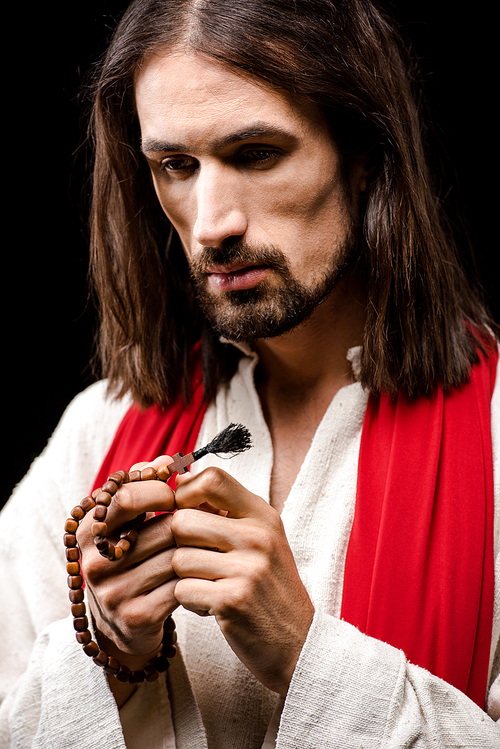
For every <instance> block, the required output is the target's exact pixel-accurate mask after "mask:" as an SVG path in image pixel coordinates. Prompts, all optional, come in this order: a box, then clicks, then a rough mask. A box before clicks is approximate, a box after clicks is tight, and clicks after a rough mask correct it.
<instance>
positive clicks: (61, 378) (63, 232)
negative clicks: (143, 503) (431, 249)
mask: <svg viewBox="0 0 500 749" xmlns="http://www.w3.org/2000/svg"><path fill="white" fill-rule="evenodd" d="M235 1H241V2H244V0H235ZM126 4H127V3H126V0H123V2H118V1H114V2H113V1H112V0H100V1H99V2H98V1H96V0H68V2H66V3H64V4H50V3H49V4H42V3H39V4H36V7H35V9H34V10H31V9H29V10H27V9H26V5H25V4H19V10H18V11H17V12H16V9H15V8H14V9H13V10H12V11H10V13H9V16H7V17H4V19H5V18H6V23H5V25H4V40H5V41H8V40H9V36H12V46H11V45H10V44H8V45H6V46H4V60H6V64H5V66H4V76H3V84H4V85H3V99H4V112H5V114H4V138H3V156H4V159H3V166H4V171H3V183H4V191H3V192H4V199H3V204H4V213H3V215H4V221H5V229H4V248H5V249H4V252H3V258H4V260H5V263H4V273H3V294H2V301H3V307H4V313H3V343H4V345H3V362H4V371H5V370H6V371H7V377H6V379H5V383H6V385H7V387H4V388H3V393H4V399H5V407H4V414H6V416H5V420H4V425H5V426H4V429H3V432H4V435H5V439H4V443H3V444H4V450H3V471H2V476H3V479H4V480H3V481H2V495H1V496H0V504H1V503H2V502H3V501H4V500H5V499H6V498H7V497H8V495H9V494H10V491H11V489H12V487H13V486H14V484H15V483H16V482H17V481H19V479H20V478H22V476H23V474H24V473H25V472H26V470H27V468H28V466H29V464H30V462H31V461H32V459H33V458H34V457H35V456H36V455H37V454H38V453H39V452H40V451H41V450H42V449H43V446H44V445H45V443H46V440H47V438H48V437H49V436H50V434H51V432H52V431H53V429H54V427H55V426H56V424H57V422H58V420H59V418H60V416H61V414H62V412H63V410H64V408H65V406H66V405H67V403H68V402H69V400H70V399H71V398H72V397H73V396H74V395H75V394H76V393H77V392H79V391H80V390H81V389H82V388H83V387H85V386H86V385H87V384H89V382H90V381H91V377H90V371H89V368H88V362H89V357H90V351H91V346H92V336H93V314H92V308H91V307H90V306H89V304H88V302H87V289H86V274H87V249H86V239H85V235H84V231H83V229H84V224H83V217H82V215H81V208H80V205H79V204H80V198H81V195H82V191H84V190H85V186H84V181H83V172H82V167H83V163H82V159H81V158H79V157H78V154H77V151H78V146H79V144H80V142H81V140H82V135H83V131H84V123H83V121H82V117H81V114H82V110H81V106H80V105H79V102H78V91H79V89H80V86H81V83H82V79H83V75H84V74H85V72H86V71H87V70H88V68H89V66H90V65H91V64H92V62H93V61H94V60H95V59H96V58H97V57H98V55H99V54H100V53H101V52H102V50H103V49H104V47H105V45H106V41H107V39H108V38H109V35H110V33H111V29H112V28H113V27H114V25H115V20H116V19H117V18H118V17H119V16H120V14H121V13H122V12H123V10H124V9H125V7H126ZM32 5H34V4H30V6H32ZM386 5H387V7H389V8H390V9H391V12H392V13H393V15H394V16H395V17H396V18H397V19H398V21H399V22H400V23H401V24H402V27H403V32H404V34H405V35H406V36H407V37H409V39H410V40H411V44H412V47H413V49H414V52H415V54H416V55H417V57H418V58H419V60H420V64H421V68H422V71H423V79H424V82H425V94H426V99H427V102H428V104H429V108H430V112H431V113H432V119H433V121H434V123H435V125H436V130H437V141H436V142H437V146H436V148H435V151H434V153H435V157H436V158H437V159H438V160H440V161H444V162H445V166H446V170H447V181H448V182H449V184H450V192H449V195H448V197H447V202H448V204H449V210H450V212H451V214H452V217H453V218H454V221H455V222H456V224H457V228H458V231H459V233H460V235H461V236H462V237H463V236H465V233H464V232H467V235H468V237H469V239H470V242H471V243H472V245H473V247H474V248H475V251H476V255H477V259H478V263H479V267H480V270H481V274H482V279H483V284H484V286H485V288H486V291H487V293H488V295H489V299H490V306H491V307H492V308H493V311H494V315H495V317H496V319H497V320H500V303H499V298H498V297H499V294H498V292H497V290H496V283H495V281H496V275H497V265H496V260H495V256H496V254H497V246H496V244H497V243H496V233H495V232H494V222H495V220H496V213H495V210H494V208H493V196H494V188H495V181H494V179H493V177H492V175H494V174H495V172H494V170H495V169H496V158H495V156H496V154H495V150H496V142H495V138H496V137H497V136H495V130H496V122H495V115H494V112H493V109H494V108H495V109H496V106H495V104H494V101H495V96H494V84H493V80H494V78H495V73H496V71H495V70H494V69H493V54H492V52H490V49H491V47H490V45H489V44H488V41H487V37H488V34H487V31H488V27H489V26H491V24H492V23H493V19H491V18H489V17H487V16H481V15H479V14H478V13H476V14H475V15H471V14H470V13H467V12H466V9H467V8H469V7H470V6H467V5H462V6H461V7H462V10H457V7H458V4H455V3H451V2H435V1H434V2H423V1H418V2H417V1H415V0H412V1H411V2H404V3H403V2H401V3H399V4H398V3H395V4H393V5H392V6H390V5H389V4H388V3H386ZM56 6H57V7H58V8H61V7H62V8H63V10H62V11H61V10H57V8H56ZM477 7H478V8H481V7H483V8H484V5H483V6H481V5H478V6H477ZM6 49H8V50H9V52H7V53H5V50H6Z"/></svg>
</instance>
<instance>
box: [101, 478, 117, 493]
mask: <svg viewBox="0 0 500 749" xmlns="http://www.w3.org/2000/svg"><path fill="white" fill-rule="evenodd" d="M101 489H102V491H103V492H107V493H108V494H110V495H111V496H113V495H114V494H116V492H117V491H118V484H116V483H115V482H114V481H110V480H109V479H108V481H106V483H105V484H103V485H102V486H101Z"/></svg>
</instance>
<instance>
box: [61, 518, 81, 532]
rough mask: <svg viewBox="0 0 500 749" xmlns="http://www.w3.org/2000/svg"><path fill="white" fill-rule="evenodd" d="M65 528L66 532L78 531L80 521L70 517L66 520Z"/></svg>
mask: <svg viewBox="0 0 500 749" xmlns="http://www.w3.org/2000/svg"><path fill="white" fill-rule="evenodd" d="M64 530H65V531H66V533H76V532H77V530H78V523H77V521H76V520H74V519H73V518H68V520H66V525H65V526H64Z"/></svg>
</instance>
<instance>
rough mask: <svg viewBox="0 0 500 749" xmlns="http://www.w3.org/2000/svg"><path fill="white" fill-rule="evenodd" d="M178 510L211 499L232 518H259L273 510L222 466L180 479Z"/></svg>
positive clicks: (194, 506)
mask: <svg viewBox="0 0 500 749" xmlns="http://www.w3.org/2000/svg"><path fill="white" fill-rule="evenodd" d="M175 501H176V505H177V507H178V508H179V509H187V508H196V507H199V506H200V505H201V504H203V503H204V502H208V503H209V504H210V505H212V506H213V507H216V508H217V509H218V510H225V511H226V512H227V513H228V516H229V517H232V518H244V517H260V516H262V514H267V513H269V511H272V508H271V507H270V505H268V504H267V502H265V501H264V500H263V499H262V498H261V497H258V496H257V495H256V494H252V493H251V492H249V491H248V490H247V489H245V488H244V487H243V486H242V485H241V484H240V483H239V482H238V481H236V479H234V478H233V477H232V476H230V475H229V474H228V473H226V472H225V471H223V470H222V469H221V468H215V467H210V468H205V470H204V471H201V473H198V474H195V475H190V476H189V477H188V478H183V479H182V481H179V482H178V485H177V490H176V493H175Z"/></svg>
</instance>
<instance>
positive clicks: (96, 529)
mask: <svg viewBox="0 0 500 749" xmlns="http://www.w3.org/2000/svg"><path fill="white" fill-rule="evenodd" d="M107 534H108V526H107V525H106V523H92V535H93V536H94V538H95V537H96V536H103V537H105V536H107Z"/></svg>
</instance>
